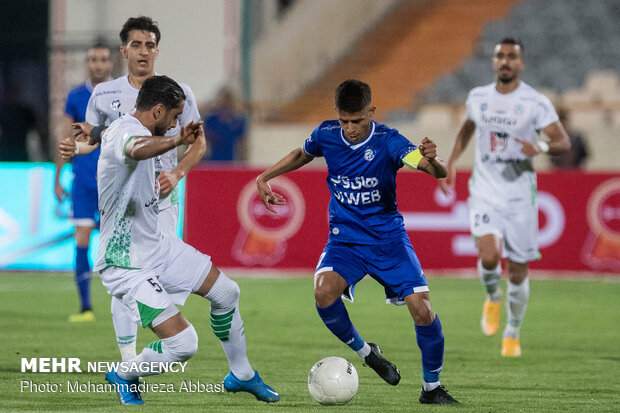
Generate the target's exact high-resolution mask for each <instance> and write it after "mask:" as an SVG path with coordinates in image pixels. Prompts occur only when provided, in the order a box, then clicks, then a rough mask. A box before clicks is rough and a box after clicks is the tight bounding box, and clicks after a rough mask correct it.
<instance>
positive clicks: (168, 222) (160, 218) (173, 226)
mask: <svg viewBox="0 0 620 413" xmlns="http://www.w3.org/2000/svg"><path fill="white" fill-rule="evenodd" d="M157 224H158V226H159V230H160V231H161V232H163V233H164V234H169V235H171V236H174V237H176V236H177V227H178V225H179V205H178V204H177V205H172V206H170V207H168V208H166V209H160V210H159V214H157Z"/></svg>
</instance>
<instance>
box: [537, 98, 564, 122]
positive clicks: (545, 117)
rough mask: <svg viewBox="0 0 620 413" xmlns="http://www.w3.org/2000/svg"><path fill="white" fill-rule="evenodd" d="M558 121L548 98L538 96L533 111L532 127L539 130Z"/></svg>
mask: <svg viewBox="0 0 620 413" xmlns="http://www.w3.org/2000/svg"><path fill="white" fill-rule="evenodd" d="M558 120H560V118H559V117H558V114H557V112H556V111H555V108H554V107H553V104H552V103H551V101H550V100H549V98H548V97H547V96H545V95H543V94H542V93H540V94H539V98H538V102H537V104H536V108H535V109H534V127H535V128H536V130H541V129H544V128H546V127H547V126H549V125H551V124H552V123H555V122H557V121H558Z"/></svg>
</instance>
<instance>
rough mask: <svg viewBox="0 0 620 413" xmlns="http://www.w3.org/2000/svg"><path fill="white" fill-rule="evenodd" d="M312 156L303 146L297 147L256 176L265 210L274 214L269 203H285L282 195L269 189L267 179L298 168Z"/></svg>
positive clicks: (274, 211) (311, 158)
mask: <svg viewBox="0 0 620 413" xmlns="http://www.w3.org/2000/svg"><path fill="white" fill-rule="evenodd" d="M313 159H314V158H313V157H312V156H310V155H308V154H307V153H306V151H304V150H303V148H297V149H295V150H293V151H291V153H289V154H288V155H286V156H285V157H284V158H282V159H280V160H279V161H278V162H277V163H276V164H275V165H273V166H271V167H270V168H269V169H267V170H266V171H265V172H263V173H262V174H260V175H258V177H257V178H256V187H257V189H258V194H259V195H260V198H261V200H262V201H263V205H265V208H267V210H269V211H271V212H273V213H274V214H276V213H277V212H276V210H275V209H273V207H272V206H271V205H283V204H285V203H286V200H285V199H284V197H283V196H282V195H280V194H278V193H276V192H273V191H272V190H271V186H270V185H269V183H268V182H269V180H270V179H273V178H275V177H277V176H280V175H283V174H285V173H287V172H290V171H294V170H295V169H299V168H301V167H302V166H304V165H305V164H307V163H308V162H310V161H312V160H313Z"/></svg>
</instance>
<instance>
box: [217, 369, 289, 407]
mask: <svg viewBox="0 0 620 413" xmlns="http://www.w3.org/2000/svg"><path fill="white" fill-rule="evenodd" d="M224 388H225V389H226V391H229V392H232V393H236V392H239V391H245V392H248V393H252V394H253V395H254V396H256V398H257V399H258V400H262V401H264V402H267V403H275V402H277V401H278V400H280V395H279V394H278V393H276V392H275V391H274V390H273V389H272V388H271V387H269V386H267V385H266V384H265V383H264V382H263V380H262V379H261V378H260V376H259V375H258V372H257V371H256V370H254V377H252V378H251V379H250V380H246V381H242V380H239V379H238V378H237V377H235V375H234V374H233V372H232V371H231V372H230V373H228V374H227V375H226V377H224Z"/></svg>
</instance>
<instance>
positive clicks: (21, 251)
mask: <svg viewBox="0 0 620 413" xmlns="http://www.w3.org/2000/svg"><path fill="white" fill-rule="evenodd" d="M55 172H56V168H55V165H54V164H53V163H15V162H0V194H1V195H0V269H7V270H8V269H10V270H31V271H32V270H48V271H72V270H73V268H74V265H75V240H74V238H73V232H74V227H73V226H72V225H71V223H70V222H69V220H68V218H69V215H70V213H71V200H70V199H69V198H67V199H65V200H64V201H63V202H62V203H59V202H58V201H57V199H56V197H55V196H54V175H55ZM72 179H73V174H72V172H71V165H69V164H67V165H65V167H64V168H63V170H62V173H61V176H60V181H61V184H62V185H63V187H64V188H65V189H66V190H67V192H70V189H71V181H72ZM184 201H185V179H183V180H182V181H181V182H179V209H180V221H181V222H180V223H179V229H178V235H179V237H180V236H182V232H181V231H182V228H183V222H182V218H183V207H184ZM98 247H99V231H93V233H92V236H91V242H90V260H91V263H94V262H95V260H96V258H97V248H98Z"/></svg>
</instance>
